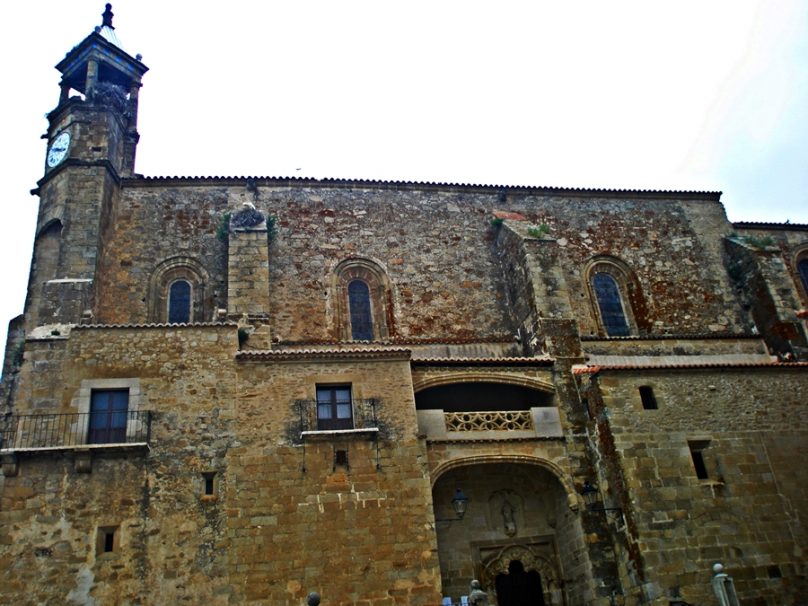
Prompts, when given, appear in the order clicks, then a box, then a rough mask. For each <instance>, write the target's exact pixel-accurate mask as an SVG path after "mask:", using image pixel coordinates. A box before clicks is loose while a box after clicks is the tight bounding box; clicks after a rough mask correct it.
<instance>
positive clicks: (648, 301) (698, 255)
mask: <svg viewBox="0 0 808 606" xmlns="http://www.w3.org/2000/svg"><path fill="white" fill-rule="evenodd" d="M498 209H499V210H503V211H509V212H516V213H520V214H521V215H523V216H524V217H525V219H526V220H527V221H528V223H529V224H531V225H535V226H538V225H541V224H546V225H548V226H549V228H550V231H549V233H548V236H550V237H552V238H555V239H556V241H557V245H558V249H559V253H558V254H559V260H560V264H561V266H562V268H563V271H564V277H565V282H566V286H567V288H568V290H569V293H570V303H571V305H572V312H573V316H574V317H575V318H576V319H577V321H578V324H579V327H580V330H581V334H582V335H597V334H599V329H598V326H597V323H596V314H595V308H594V307H593V302H592V301H590V297H589V294H588V290H587V286H586V283H585V281H584V276H583V275H582V271H583V269H584V266H585V263H586V262H587V261H588V260H590V259H591V258H593V257H594V256H596V255H610V256H614V257H617V258H618V259H620V260H622V261H623V262H624V263H626V264H627V265H628V266H629V267H630V268H631V270H632V271H633V272H634V273H635V274H636V276H637V279H638V280H639V283H640V288H641V290H642V294H643V299H644V303H645V305H646V306H647V308H646V309H635V310H634V314H635V316H641V317H643V318H645V320H646V322H645V323H646V324H647V329H646V330H647V332H649V333H650V334H668V333H703V332H723V331H730V332H743V329H744V328H745V327H746V324H745V322H744V320H743V318H742V317H741V310H740V307H739V305H738V302H737V301H736V299H735V295H734V293H733V291H732V288H731V286H730V284H729V280H728V278H727V276H726V271H725V269H724V266H723V261H722V253H721V249H720V244H718V245H716V244H715V242H714V240H715V239H716V238H719V243H720V238H721V237H722V236H723V235H726V234H727V233H729V232H730V231H731V229H732V227H731V225H730V223H729V222H728V221H727V220H726V216H725V215H724V209H723V207H722V206H721V204H720V203H719V202H718V201H717V200H711V199H710V197H709V196H705V197H704V198H703V199H694V200H689V201H688V200H674V199H665V198H657V197H650V196H648V197H645V198H639V197H638V198H633V197H628V196H626V197H615V198H604V197H598V196H590V197H577V196H576V197H573V196H563V195H559V196H552V197H551V196H535V197H534V196H529V195H521V194H516V193H514V194H512V195H509V196H508V199H507V204H503V203H501V204H499V205H498ZM506 223H508V220H507V219H506Z"/></svg>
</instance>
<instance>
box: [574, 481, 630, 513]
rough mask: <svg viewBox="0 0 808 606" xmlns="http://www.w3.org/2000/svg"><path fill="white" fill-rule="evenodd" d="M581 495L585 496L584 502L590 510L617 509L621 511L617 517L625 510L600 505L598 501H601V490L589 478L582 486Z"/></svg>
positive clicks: (607, 510) (605, 510)
mask: <svg viewBox="0 0 808 606" xmlns="http://www.w3.org/2000/svg"><path fill="white" fill-rule="evenodd" d="M581 496H582V497H583V498H584V503H585V504H586V508H587V509H588V510H589V511H604V512H609V511H617V512H619V513H618V516H617V517H622V516H623V510H622V509H621V508H620V507H603V506H602V505H600V506H598V501H600V491H599V490H598V488H597V486H593V485H592V484H591V483H590V482H589V480H586V481H584V485H583V488H581Z"/></svg>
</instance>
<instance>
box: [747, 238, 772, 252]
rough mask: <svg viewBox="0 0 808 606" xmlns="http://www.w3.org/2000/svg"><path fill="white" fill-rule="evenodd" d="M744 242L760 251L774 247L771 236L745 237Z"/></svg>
mask: <svg viewBox="0 0 808 606" xmlns="http://www.w3.org/2000/svg"><path fill="white" fill-rule="evenodd" d="M743 241H744V242H745V243H746V244H748V245H749V246H751V247H752V248H757V249H758V250H761V249H764V248H768V247H769V246H773V245H774V238H772V237H771V236H743Z"/></svg>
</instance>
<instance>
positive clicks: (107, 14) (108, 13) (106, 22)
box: [101, 3, 115, 29]
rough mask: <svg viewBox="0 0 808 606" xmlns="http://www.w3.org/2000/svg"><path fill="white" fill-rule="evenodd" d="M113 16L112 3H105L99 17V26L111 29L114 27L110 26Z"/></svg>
mask: <svg viewBox="0 0 808 606" xmlns="http://www.w3.org/2000/svg"><path fill="white" fill-rule="evenodd" d="M114 16H115V15H114V14H113V13H112V5H111V4H109V3H107V5H106V10H105V11H104V12H103V14H102V15H101V18H102V19H103V21H102V22H101V27H110V28H112V29H115V28H114V27H113V26H112V18H113V17H114Z"/></svg>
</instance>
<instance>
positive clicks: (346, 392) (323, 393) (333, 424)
mask: <svg viewBox="0 0 808 606" xmlns="http://www.w3.org/2000/svg"><path fill="white" fill-rule="evenodd" d="M317 429H320V430H327V429H353V403H352V401H351V386H350V385H336V386H328V387H324V386H318V387H317Z"/></svg>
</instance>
